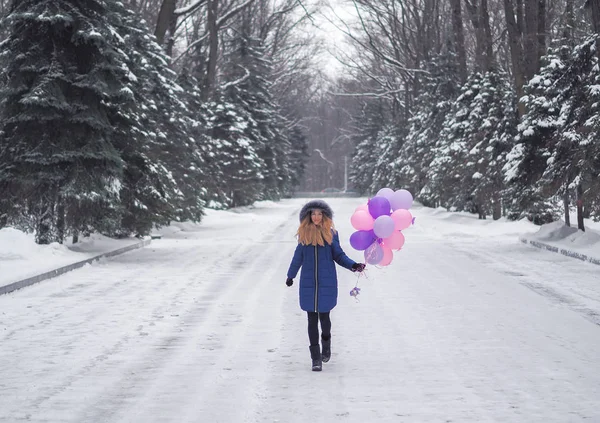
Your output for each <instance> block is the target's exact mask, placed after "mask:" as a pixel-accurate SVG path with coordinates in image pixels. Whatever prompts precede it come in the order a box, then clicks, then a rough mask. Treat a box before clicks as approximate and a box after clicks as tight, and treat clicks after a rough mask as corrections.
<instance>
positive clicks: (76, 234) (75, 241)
mask: <svg viewBox="0 0 600 423" xmlns="http://www.w3.org/2000/svg"><path fill="white" fill-rule="evenodd" d="M78 242H79V231H78V230H75V231H73V244H77V243H78Z"/></svg>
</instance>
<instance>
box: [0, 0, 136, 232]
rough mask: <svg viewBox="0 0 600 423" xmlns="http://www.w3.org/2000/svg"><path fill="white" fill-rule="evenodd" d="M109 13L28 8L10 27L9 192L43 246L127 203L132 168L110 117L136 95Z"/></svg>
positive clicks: (78, 7) (5, 98) (32, 3)
mask: <svg viewBox="0 0 600 423" xmlns="http://www.w3.org/2000/svg"><path fill="white" fill-rule="evenodd" d="M107 14H108V10H107V5H106V2H104V1H101V0H82V1H78V2H71V1H65V0H44V1H39V0H23V1H18V2H17V1H15V2H12V5H11V8H10V11H9V14H8V17H7V19H6V20H5V22H6V23H7V24H8V25H10V35H9V38H8V39H7V40H6V41H5V42H3V43H2V45H1V60H2V64H3V66H4V67H5V77H4V79H5V81H4V84H3V90H2V133H1V137H0V184H1V187H2V192H3V197H4V198H5V200H6V199H7V200H8V202H11V203H12V204H13V205H18V208H19V210H21V211H22V216H21V218H24V216H28V217H31V219H32V221H30V224H31V226H32V227H33V229H35V231H36V240H37V242H38V243H49V242H53V241H58V242H62V240H63V238H64V236H65V234H66V233H67V232H68V231H69V230H70V229H73V230H78V229H82V228H84V227H88V226H94V224H95V222H96V221H97V220H99V219H100V218H101V216H102V215H103V214H104V212H106V211H108V210H110V209H112V208H113V207H114V205H115V203H116V202H117V201H118V195H119V192H120V190H121V185H122V174H123V160H122V158H121V157H120V154H119V151H118V150H117V148H116V146H115V145H113V143H112V135H113V134H114V129H113V125H112V123H113V122H111V120H110V117H111V116H112V115H114V114H115V113H116V112H117V110H120V109H126V108H127V107H129V104H130V103H131V102H132V100H133V90H132V88H131V83H132V79H131V73H130V71H129V69H128V67H127V64H126V59H127V58H126V56H125V54H124V53H123V50H122V47H123V41H122V39H121V38H120V37H119V36H118V35H117V31H116V30H115V28H114V27H113V26H112V25H111V24H110V22H109V21H108V19H107ZM12 210H13V211H14V210H15V208H13V209H12ZM67 225H71V226H74V227H72V228H69V227H67Z"/></svg>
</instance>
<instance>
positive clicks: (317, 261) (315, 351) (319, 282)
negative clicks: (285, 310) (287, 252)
mask: <svg viewBox="0 0 600 423" xmlns="http://www.w3.org/2000/svg"><path fill="white" fill-rule="evenodd" d="M332 219H333V212H332V210H331V207H329V205H328V204H327V203H326V202H325V201H322V200H313V201H309V202H308V203H306V204H305V205H304V207H302V210H300V227H299V228H298V232H297V234H296V236H297V237H298V246H297V247H296V251H295V252H294V257H293V258H292V262H291V264H290V268H289V270H288V273H287V280H286V284H287V286H292V284H293V283H294V278H295V277H296V274H297V273H298V270H299V269H300V267H302V272H301V274H300V308H302V310H304V311H306V312H307V314H308V339H309V341H310V347H309V349H310V356H311V359H312V369H313V370H314V371H321V368H322V363H323V362H325V363H326V362H328V361H329V358H330V357H331V320H330V318H329V312H330V311H331V310H332V309H333V308H334V307H335V305H336V304H337V294H338V287H337V274H336V271H335V263H337V264H339V265H340V266H342V267H345V268H346V269H349V270H352V271H353V272H362V271H363V270H364V268H365V265H364V264H362V263H356V262H354V261H353V260H351V259H350V258H348V256H347V255H346V254H345V253H344V251H343V250H342V247H341V246H340V239H339V236H338V234H337V231H336V230H335V228H334V226H333V220H332ZM334 262H335V263H334ZM319 321H321V340H322V341H323V351H321V350H320V347H319V327H318V323H319Z"/></svg>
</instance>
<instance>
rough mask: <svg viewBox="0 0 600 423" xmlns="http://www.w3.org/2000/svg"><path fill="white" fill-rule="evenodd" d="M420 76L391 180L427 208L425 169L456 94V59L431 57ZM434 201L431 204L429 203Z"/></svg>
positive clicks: (451, 55) (430, 159)
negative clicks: (410, 115)
mask: <svg viewBox="0 0 600 423" xmlns="http://www.w3.org/2000/svg"><path fill="white" fill-rule="evenodd" d="M426 70H427V72H426V73H424V74H423V75H422V76H421V80H422V93H421V94H420V95H419V97H418V98H417V100H416V102H415V103H416V106H415V110H414V111H413V112H412V117H411V119H410V120H409V124H408V126H409V128H408V133H407V135H406V139H405V142H404V144H403V145H402V148H401V150H400V152H399V154H398V156H397V157H395V158H393V160H394V161H393V178H394V179H395V180H396V181H397V182H396V184H397V185H398V186H402V187H405V188H406V189H408V190H409V191H411V192H412V193H414V195H415V196H416V197H418V198H419V200H420V201H422V202H423V203H424V204H426V205H434V204H435V199H433V198H431V197H430V194H431V192H429V191H428V190H425V191H423V189H424V188H425V186H426V185H427V170H428V169H429V164H430V163H431V162H432V160H433V152H434V146H435V143H436V142H437V140H438V139H439V137H440V132H441V131H442V128H443V124H444V120H445V118H446V115H447V114H448V113H449V111H450V108H451V107H452V104H453V102H454V100H455V99H456V98H457V97H458V95H459V89H460V82H459V78H458V74H457V73H458V70H457V64H456V60H455V57H454V55H453V54H451V53H447V54H444V55H440V56H438V57H434V58H433V59H432V60H431V61H430V62H429V63H428V65H427V66H426ZM432 200H433V201H432Z"/></svg>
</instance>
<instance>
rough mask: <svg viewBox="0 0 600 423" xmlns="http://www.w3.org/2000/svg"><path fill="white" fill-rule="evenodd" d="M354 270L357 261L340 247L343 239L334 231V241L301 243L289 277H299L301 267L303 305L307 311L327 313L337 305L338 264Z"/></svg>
mask: <svg viewBox="0 0 600 423" xmlns="http://www.w3.org/2000/svg"><path fill="white" fill-rule="evenodd" d="M334 261H335V263H337V264H339V265H340V266H342V267H345V268H346V269H352V265H353V264H355V262H354V261H353V260H352V259H350V258H349V257H348V256H347V255H346V253H344V251H343V250H342V247H341V246H340V238H339V236H338V234H337V233H334V235H333V240H332V243H331V244H327V243H325V246H323V247H321V246H320V245H316V246H315V245H302V244H298V246H297V247H296V251H295V252H294V257H293V258H292V262H291V263H290V268H289V269H288V273H287V277H288V278H292V279H293V278H295V277H296V274H297V273H298V270H299V269H300V267H302V272H300V308H301V309H302V310H305V311H318V312H320V313H324V312H327V311H331V309H333V308H334V307H335V306H336V304H337V295H338V286H337V273H336V271H335V263H334Z"/></svg>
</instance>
